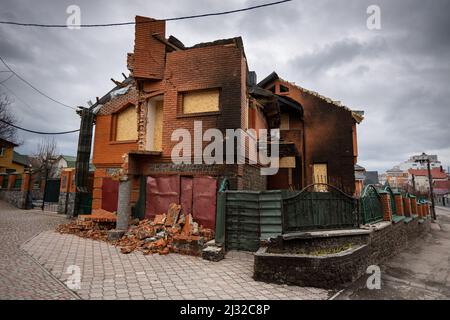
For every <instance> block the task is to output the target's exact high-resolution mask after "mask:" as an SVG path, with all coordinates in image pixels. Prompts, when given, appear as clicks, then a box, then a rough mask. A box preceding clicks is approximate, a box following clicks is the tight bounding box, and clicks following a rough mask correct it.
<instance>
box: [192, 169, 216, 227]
mask: <svg viewBox="0 0 450 320" xmlns="http://www.w3.org/2000/svg"><path fill="white" fill-rule="evenodd" d="M216 197H217V180H216V179H215V178H212V177H207V176H204V177H195V178H194V181H193V201H192V202H193V210H192V212H193V218H194V220H195V221H197V222H198V223H199V224H200V225H203V226H204V227H207V228H210V229H214V228H215V223H216V201H217V199H216Z"/></svg>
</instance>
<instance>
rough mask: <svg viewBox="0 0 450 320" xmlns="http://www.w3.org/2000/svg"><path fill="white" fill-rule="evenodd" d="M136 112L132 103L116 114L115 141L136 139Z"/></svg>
mask: <svg viewBox="0 0 450 320" xmlns="http://www.w3.org/2000/svg"><path fill="white" fill-rule="evenodd" d="M137 134H138V132H137V113H136V110H135V107H134V106H133V105H131V106H129V107H127V108H125V109H124V110H122V111H120V112H119V113H118V114H117V115H116V139H115V140H116V141H128V140H136V139H137Z"/></svg>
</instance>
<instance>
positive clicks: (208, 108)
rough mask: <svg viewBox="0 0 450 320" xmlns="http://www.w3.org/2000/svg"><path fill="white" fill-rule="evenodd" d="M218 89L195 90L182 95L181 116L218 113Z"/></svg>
mask: <svg viewBox="0 0 450 320" xmlns="http://www.w3.org/2000/svg"><path fill="white" fill-rule="evenodd" d="M219 96H220V90H219V89H207V90H196V91H189V92H184V93H182V110H183V114H193V113H206V112H217V111H219Z"/></svg>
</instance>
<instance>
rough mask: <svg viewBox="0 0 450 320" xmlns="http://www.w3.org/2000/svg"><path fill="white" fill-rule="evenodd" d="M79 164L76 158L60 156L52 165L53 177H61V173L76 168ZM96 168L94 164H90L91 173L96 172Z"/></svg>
mask: <svg viewBox="0 0 450 320" xmlns="http://www.w3.org/2000/svg"><path fill="white" fill-rule="evenodd" d="M76 162H77V157H76V156H68V155H64V154H62V155H59V156H58V157H57V158H56V160H55V161H54V162H53V163H52V168H53V170H52V176H53V177H60V176H61V172H62V171H63V170H64V169H70V168H75V165H76ZM94 170H95V167H94V165H93V164H92V163H90V164H89V171H91V172H94Z"/></svg>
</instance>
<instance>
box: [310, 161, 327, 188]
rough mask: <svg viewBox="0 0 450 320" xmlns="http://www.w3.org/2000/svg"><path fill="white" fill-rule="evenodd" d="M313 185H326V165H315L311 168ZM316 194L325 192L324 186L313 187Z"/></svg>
mask: <svg viewBox="0 0 450 320" xmlns="http://www.w3.org/2000/svg"><path fill="white" fill-rule="evenodd" d="M313 175H314V183H328V168H327V164H326V163H315V164H314V167H313ZM314 191H316V192H326V191H328V188H327V186H326V185H316V186H314Z"/></svg>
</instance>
